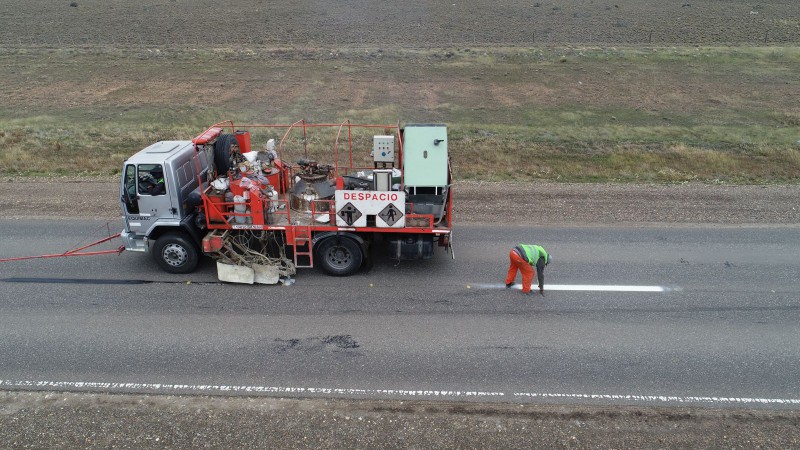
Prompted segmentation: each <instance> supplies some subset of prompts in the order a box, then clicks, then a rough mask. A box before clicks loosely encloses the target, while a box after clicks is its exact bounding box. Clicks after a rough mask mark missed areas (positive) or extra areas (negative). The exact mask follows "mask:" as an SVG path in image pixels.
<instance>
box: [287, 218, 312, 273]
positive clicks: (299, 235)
mask: <svg viewBox="0 0 800 450" xmlns="http://www.w3.org/2000/svg"><path fill="white" fill-rule="evenodd" d="M291 245H292V250H293V251H292V255H293V258H294V266H295V267H306V268H308V267H314V251H313V249H312V248H311V227H310V226H295V227H294V231H293V232H292V237H291ZM303 247H305V250H301V248H303ZM301 258H308V264H301V263H300V262H301Z"/></svg>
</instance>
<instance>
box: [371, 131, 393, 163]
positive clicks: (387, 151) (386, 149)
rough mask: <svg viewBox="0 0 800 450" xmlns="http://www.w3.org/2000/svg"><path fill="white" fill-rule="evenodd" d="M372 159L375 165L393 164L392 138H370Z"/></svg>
mask: <svg viewBox="0 0 800 450" xmlns="http://www.w3.org/2000/svg"><path fill="white" fill-rule="evenodd" d="M372 159H373V161H375V162H376V163H393V162H394V136H373V137H372Z"/></svg>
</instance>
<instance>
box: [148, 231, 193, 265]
mask: <svg viewBox="0 0 800 450" xmlns="http://www.w3.org/2000/svg"><path fill="white" fill-rule="evenodd" d="M153 258H154V259H155V260H156V263H158V265H159V267H161V269H162V270H164V271H165V272H169V273H191V272H194V269H196V268H197V262H198V260H199V258H200V255H199V253H198V251H197V247H196V246H195V245H194V243H192V241H191V240H190V239H189V238H188V237H187V236H185V235H183V234H181V233H167V234H165V235H163V236H161V237H160V238H158V239H156V244H155V245H154V246H153Z"/></svg>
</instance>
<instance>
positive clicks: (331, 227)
mask: <svg viewBox="0 0 800 450" xmlns="http://www.w3.org/2000/svg"><path fill="white" fill-rule="evenodd" d="M301 127H302V129H303V153H304V155H305V156H306V157H307V156H308V129H309V128H326V127H327V128H333V127H336V136H335V140H334V142H333V157H334V164H333V165H334V172H333V174H332V175H333V176H334V177H339V175H340V172H341V169H343V168H344V166H341V165H340V161H339V157H340V152H339V146H340V145H339V144H340V143H341V142H340V141H341V139H342V134H343V133H342V132H343V131H344V128H345V127H347V146H348V160H347V161H346V162H345V164H348V165H349V167H348V170H354V169H358V168H356V167H354V166H353V139H352V129H353V128H381V129H384V130H394V132H393V133H392V134H394V135H395V136H396V137H397V146H398V148H397V152H398V165H399V167H402V165H403V159H404V156H405V155H404V152H403V150H404V148H403V147H404V145H403V135H402V133H401V127H400V122H399V121H398V122H397V123H396V124H395V125H379V124H353V123H351V122H350V120H344V121H342V122H341V123H338V124H332V123H320V124H312V123H308V122H307V121H306V120H305V119H301V120H298V121H295V122H294V123H291V124H272V125H267V124H234V123H233V121H230V120H229V121H223V122H219V123H217V124H214V125H212V126H211V127H209V128H208V129H207V130H205V131H204V132H203V133H201V134H200V135H199V136H198V137H197V138H195V139H194V140H193V142H195V144H196V145H197V144H205V143H207V142H209V141H210V140H211V139H207V140H206V139H203V138H204V137H206V136H211V135H212V134H213V133H214V132H215V131H216V130H215V129H230V130H231V132H232V133H233V132H234V131H235V129H253V128H282V129H285V130H286V131H285V132H284V134H283V136H282V137H281V139H280V142H279V145H278V148H277V149H276V150H277V152H278V159H279V160H280V161H281V163H282V164H283V166H285V169H283V170H286V173H287V175H288V177H287V178H288V179H287V180H285V181H286V183H287V184H288V185H291V184H292V183H293V178H294V177H293V174H294V171H295V170H296V169H297V168H296V167H294V165H292V164H291V163H288V162H285V161H284V150H285V147H284V145H285V144H287V141H288V139H289V134H290V133H291V132H292V130H294V129H295V128H301ZM217 134H218V133H217ZM215 136H216V135H215ZM198 164H199V162H198ZM368 168H371V167H363V169H368ZM448 172H449V173H451V174H452V167H450V165H449V164H448ZM198 173H199V170H198ZM198 181H199V183H200V186H202V187H203V189H202V193H203V197H204V202H203V203H204V206H205V207H207V208H209V207H210V208H215V209H216V206H222V207H224V206H226V205H227V204H220V205H216V204H214V205H212V204H210V202H207V201H206V196H207V195H206V194H207V192H208V190H207V189H206V188H208V187H209V186H207V184H206V183H204V182H203V180H200V179H199V177H198ZM448 182H450V183H452V179H451V178H450V176H448ZM400 183H401V189H403V188H404V187H405V174H404V173H403V174H402V175H401V178H400ZM287 195H288V190H287ZM452 198H453V194H452V189H448V194H447V199H446V202H447V207H446V212H445V220H443V221H439V222H437V221H435V220H434V219H433V215H432V214H415V213H414V211H410V212H409V213H408V216H409V217H412V218H427V219H428V221H427V222H428V226H425V227H405V228H383V227H381V228H378V227H358V228H356V227H339V226H337V225H336V223H335V217H336V216H335V213H333V212H331V221H330V223H326V224H316V223H313V222H312V223H311V224H310V225H268V224H264V225H261V226H259V227H257V228H256V227H253V228H249V227H247V228H245V227H241V228H243V229H261V230H282V231H285V232H286V234H287V238H288V237H290V236H291V235H293V234H294V228H295V227H299V226H304V227H311V229H313V230H316V231H355V232H364V233H398V234H404V233H423V234H433V235H443V234H444V235H447V234H449V233H450V232H451V230H452V219H453V217H452V215H453V204H452ZM272 201H277V202H280V203H283V204H285V210H283V211H280V212H273V213H272V214H278V215H285V216H286V219H287V223H289V224H291V222H292V220H291V219H292V218H291V212H290V205H289V201H288V197H287V198H286V199H282V200H272ZM311 208H312V210H315V209H316V208H315V205H312V206H311ZM217 212H219V213H222V215H224V216H230V217H234V216H236V215H238V214H237V213H227V214H225V213H224V212H222V211H219V210H217ZM317 214H320V213H319V212H315V213H314V214H312V215H317ZM210 217H211V214H206V224H207V226H208V228H209V229H211V230H215V229H232V228H234V226H233V225H234V224H232V223H229V222H226V223H217V222H211V221H210ZM235 228H239V227H238V226H237V227H235Z"/></svg>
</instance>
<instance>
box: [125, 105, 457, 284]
mask: <svg viewBox="0 0 800 450" xmlns="http://www.w3.org/2000/svg"><path fill="white" fill-rule="evenodd" d="M452 200H453V178H452V168H451V165H450V155H449V154H448V141H447V128H446V126H445V125H441V124H406V125H405V126H402V127H401V126H400V124H399V123H398V124H396V125H367V124H353V123H350V121H344V122H342V123H340V124H313V123H308V122H306V121H304V120H301V121H297V122H295V123H292V124H283V125H280V124H235V123H234V122H232V121H225V122H220V123H217V124H215V125H213V126H211V127H209V128H208V129H206V130H205V131H203V132H202V133H200V134H199V135H198V136H197V137H195V138H194V139H192V140H191V141H188V140H187V141H160V142H156V143H154V144H152V145H150V146H149V147H147V148H145V149H143V150H141V151H139V152H138V153H136V154H135V155H133V156H132V157H131V158H129V159H128V160H126V161H125V163H124V166H123V168H122V180H121V185H120V201H121V205H122V212H123V217H124V229H123V231H122V232H121V237H122V240H123V243H124V247H125V249H126V250H128V251H133V252H144V253H150V254H152V256H153V258H154V259H155V261H156V263H157V264H158V265H159V266H160V267H161V268H162V269H163V270H165V271H167V272H171V273H190V272H192V271H193V270H195V268H196V267H197V264H198V260H199V258H200V256H201V255H203V254H204V255H207V256H209V257H211V258H213V259H214V260H216V262H217V270H218V276H219V278H220V280H222V281H229V282H241V283H264V284H274V283H278V282H279V281H280V280H287V279H291V277H292V276H293V275H294V274H295V273H296V269H297V268H303V267H317V268H319V269H321V270H323V271H324V272H326V273H328V274H330V275H334V276H347V275H351V274H354V273H356V272H358V271H359V270H360V269H361V268H362V267H364V266H368V265H370V264H371V261H370V255H371V251H370V249H371V247H372V246H374V245H376V244H377V243H380V245H381V247H382V248H386V249H387V251H388V256H389V257H390V258H394V259H397V260H414V259H429V258H431V257H432V255H433V250H434V248H435V247H441V248H443V249H445V250H446V251H448V252H450V253H451V255H452V240H451V239H452V226H453V201H452Z"/></svg>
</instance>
